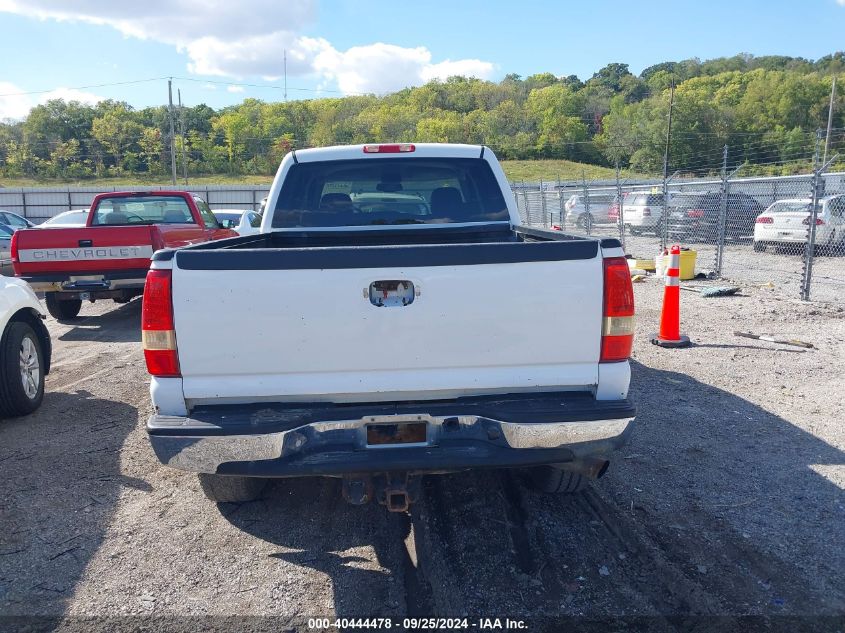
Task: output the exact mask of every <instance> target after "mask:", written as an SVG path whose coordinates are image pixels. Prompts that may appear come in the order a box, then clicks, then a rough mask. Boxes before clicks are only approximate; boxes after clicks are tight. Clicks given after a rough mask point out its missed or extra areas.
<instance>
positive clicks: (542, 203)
mask: <svg viewBox="0 0 845 633" xmlns="http://www.w3.org/2000/svg"><path fill="white" fill-rule="evenodd" d="M540 213H541V215H542V216H543V226H544V227H546V228H548V226H549V221H548V217H547V216H546V192H545V191H544V190H543V179H542V178H540Z"/></svg>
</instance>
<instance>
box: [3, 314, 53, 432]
mask: <svg viewBox="0 0 845 633" xmlns="http://www.w3.org/2000/svg"><path fill="white" fill-rule="evenodd" d="M44 367H45V362H44V349H43V347H42V345H41V339H39V338H38V334H36V333H35V330H33V329H32V326H31V325H29V323H24V322H23V321H12V322H11V323H10V324H9V327H8V328H7V329H6V334H5V336H4V337H3V340H2V342H1V343H0V416H2V417H14V416H19V415H27V414H29V413H32V412H33V411H35V410H36V409H37V408H38V407H39V406H40V405H41V401H42V400H44Z"/></svg>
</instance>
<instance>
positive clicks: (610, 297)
mask: <svg viewBox="0 0 845 633" xmlns="http://www.w3.org/2000/svg"><path fill="white" fill-rule="evenodd" d="M603 317H604V318H603V320H602V331H601V357H600V358H599V362H602V363H612V362H617V361H623V360H628V358H629V357H630V356H631V347H632V346H633V344H634V286H633V285H632V284H631V269H630V268H629V267H628V261H627V260H626V259H625V258H624V257H608V258H607V259H605V260H604V313H603Z"/></svg>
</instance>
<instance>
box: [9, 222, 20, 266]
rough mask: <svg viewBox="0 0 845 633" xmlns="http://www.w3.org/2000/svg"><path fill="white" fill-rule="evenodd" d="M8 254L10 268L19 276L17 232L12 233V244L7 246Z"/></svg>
mask: <svg viewBox="0 0 845 633" xmlns="http://www.w3.org/2000/svg"><path fill="white" fill-rule="evenodd" d="M9 252H10V254H11V257H12V268H13V269H14V271H15V274H16V275H17V274H19V273H20V271H19V270H18V232H17V231H15V232H14V233H12V243H11V244H9Z"/></svg>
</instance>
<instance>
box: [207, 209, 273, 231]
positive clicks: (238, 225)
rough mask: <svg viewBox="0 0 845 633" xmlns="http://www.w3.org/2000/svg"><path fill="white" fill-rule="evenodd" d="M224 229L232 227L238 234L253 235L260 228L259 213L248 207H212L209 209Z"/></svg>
mask: <svg viewBox="0 0 845 633" xmlns="http://www.w3.org/2000/svg"><path fill="white" fill-rule="evenodd" d="M211 212H212V213H213V214H214V217H216V218H217V220H218V222H220V224H222V225H223V228H224V229H232V230H233V231H235V232H236V233H237V234H238V235H255V234H256V233H258V232H259V230H260V229H261V215H260V214H258V213H256V212H255V211H250V210H249V209H212V211H211Z"/></svg>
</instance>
